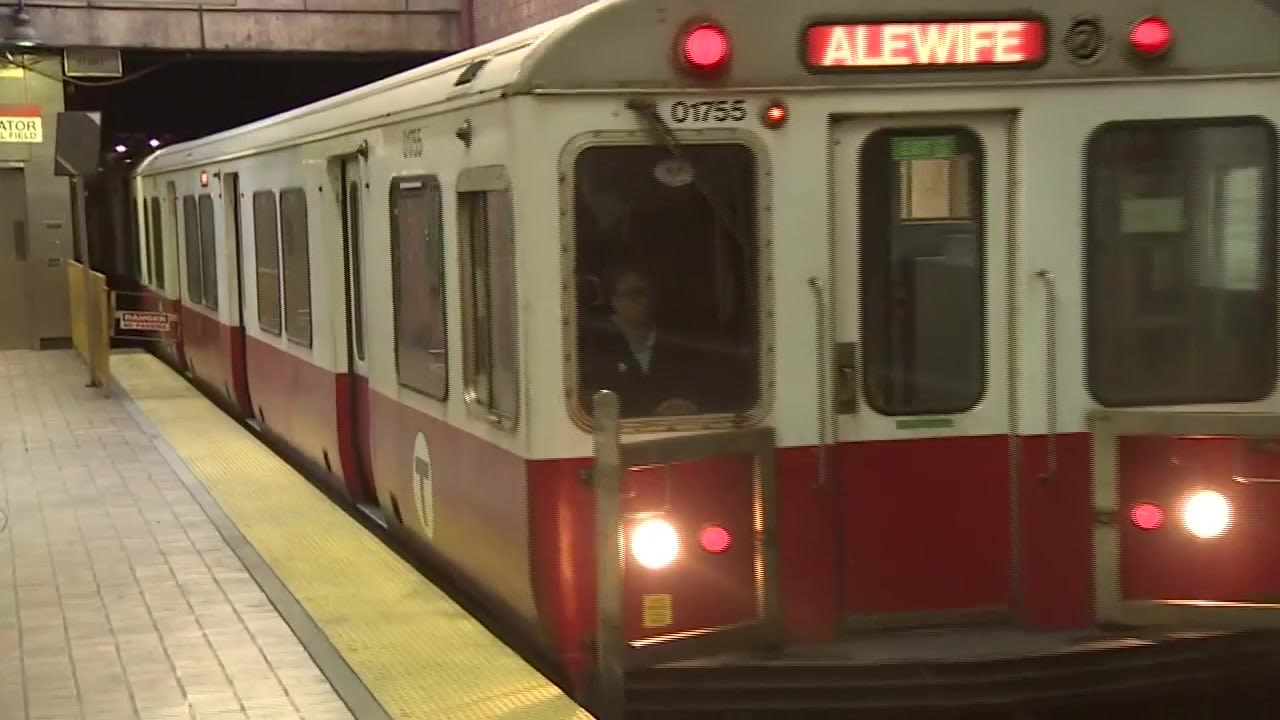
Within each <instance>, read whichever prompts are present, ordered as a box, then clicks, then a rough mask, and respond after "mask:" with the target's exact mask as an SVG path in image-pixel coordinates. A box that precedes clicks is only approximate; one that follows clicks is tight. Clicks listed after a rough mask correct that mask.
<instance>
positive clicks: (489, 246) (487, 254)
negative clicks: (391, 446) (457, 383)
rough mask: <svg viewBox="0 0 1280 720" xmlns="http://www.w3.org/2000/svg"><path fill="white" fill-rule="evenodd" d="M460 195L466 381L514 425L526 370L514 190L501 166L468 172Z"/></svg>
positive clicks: (461, 181)
mask: <svg viewBox="0 0 1280 720" xmlns="http://www.w3.org/2000/svg"><path fill="white" fill-rule="evenodd" d="M458 190H459V192H458V219H459V222H458V226H459V228H460V229H461V233H460V234H461V236H462V237H461V239H462V247H463V252H464V256H463V268H464V270H463V273H462V291H463V297H464V301H463V313H462V315H463V330H464V334H463V337H464V338H465V339H466V342H465V343H464V345H463V347H464V351H465V352H464V358H463V367H464V369H465V371H466V372H465V381H466V384H467V388H468V391H469V392H470V393H474V396H475V399H476V402H477V403H478V404H479V405H481V406H482V407H484V408H485V409H487V410H488V411H489V412H490V413H492V414H493V415H494V416H496V417H498V418H500V419H502V420H503V421H505V422H507V423H510V424H514V423H515V422H516V420H517V418H518V414H519V407H520V370H519V368H520V366H519V354H518V348H517V341H518V338H517V335H516V331H517V328H516V311H517V305H516V264H515V225H514V220H515V208H514V206H513V204H512V202H513V201H512V197H511V190H510V188H509V185H508V183H507V177H506V174H505V172H504V171H503V169H502V168H498V167H488V168H474V169H472V170H470V171H464V173H463V175H462V176H461V177H460V178H459V181H458Z"/></svg>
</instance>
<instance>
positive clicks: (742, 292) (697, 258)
mask: <svg viewBox="0 0 1280 720" xmlns="http://www.w3.org/2000/svg"><path fill="white" fill-rule="evenodd" d="M574 177H575V188H574V208H573V212H574V247H575V254H574V276H575V279H576V293H575V296H576V298H577V308H576V311H577V323H576V329H577V338H576V342H575V349H576V353H577V392H576V401H577V405H578V408H577V409H578V410H579V412H582V413H585V414H586V415H587V416H588V417H589V416H590V415H591V412H592V409H591V403H592V398H593V397H594V396H595V394H596V393H597V392H599V391H600V390H604V389H608V390H611V391H613V392H614V393H615V394H617V395H618V398H619V401H620V405H621V408H620V411H621V415H622V417H624V418H649V417H655V416H679V415H685V416H692V415H722V414H728V415H745V414H748V413H750V412H751V411H752V410H753V409H754V408H755V407H756V406H757V405H758V404H759V402H760V400H761V382H760V375H761V369H760V368H761V341H760V312H761V300H760V280H759V273H760V267H759V252H760V251H759V236H758V232H759V228H758V225H759V221H758V218H757V215H758V200H757V198H758V192H759V190H758V170H757V160H756V156H755V154H754V152H753V151H752V150H751V149H750V148H749V147H747V146H746V145H742V144H739V143H701V144H694V143H688V144H684V145H682V146H681V148H680V157H674V156H673V155H672V153H671V151H670V150H669V149H667V148H666V147H665V146H655V145H603V146H595V147H588V148H586V149H584V150H583V151H582V152H581V153H579V154H578V156H577V158H576V160H575V164H574Z"/></svg>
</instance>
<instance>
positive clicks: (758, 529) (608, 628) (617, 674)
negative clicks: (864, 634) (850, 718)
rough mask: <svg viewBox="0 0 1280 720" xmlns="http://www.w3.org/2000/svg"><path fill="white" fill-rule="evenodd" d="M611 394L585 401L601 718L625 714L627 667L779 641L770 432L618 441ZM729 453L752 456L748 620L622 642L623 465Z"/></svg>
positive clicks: (597, 704)
mask: <svg viewBox="0 0 1280 720" xmlns="http://www.w3.org/2000/svg"><path fill="white" fill-rule="evenodd" d="M619 409H620V408H619V402H618V396H617V395H616V394H614V393H613V392H611V391H608V390H602V391H600V392H598V393H596V395H595V396H594V397H593V398H592V410H593V412H592V415H593V418H594V429H593V445H594V452H593V455H594V461H595V462H594V466H593V469H592V473H591V476H592V485H593V487H594V490H595V503H596V504H595V541H596V638H595V651H596V656H595V676H596V677H595V683H596V687H595V695H596V697H595V698H594V700H595V702H594V703H593V704H594V705H595V707H594V708H593V709H594V710H595V712H596V713H597V717H599V718H600V719H601V720H616V719H617V718H621V717H623V713H624V712H625V690H626V688H625V680H626V674H627V672H628V671H629V670H634V669H638V668H645V667H653V666H655V665H659V664H662V663H667V662H674V661H677V660H682V659H690V658H695V657H706V656H711V655H715V654H718V653H724V652H732V651H741V650H748V649H759V648H767V647H776V646H778V645H779V644H780V643H781V612H780V610H781V608H780V606H779V603H778V599H779V587H778V573H777V550H776V547H777V543H776V539H775V527H776V519H775V515H776V507H777V503H776V500H775V494H776V481H775V471H774V447H775V446H774V434H773V429H772V428H768V427H762V428H746V429H734V430H724V431H712V432H696V433H687V434H679V435H671V436H666V437H659V438H656V439H648V440H629V441H623V439H622V436H621V425H620V418H619ZM730 455H750V456H751V457H752V458H753V472H752V479H751V482H752V505H753V508H754V510H753V512H754V517H753V519H752V526H753V531H754V535H755V538H754V543H753V547H754V558H753V562H754V564H755V611H756V612H755V618H754V619H753V620H752V621H750V622H744V623H739V624H735V625H732V626H727V627H716V628H705V629H701V630H698V631H695V632H687V633H680V634H678V635H675V636H670V637H659V638H654V639H652V640H645V641H637V642H634V643H633V642H629V641H628V640H627V637H626V632H625V629H624V623H623V600H624V598H623V574H624V553H623V550H624V545H625V543H624V539H623V519H624V518H623V508H622V480H623V475H624V474H625V472H626V471H627V470H628V469H629V468H633V467H640V466H649V465H660V464H673V463H680V462H688V461H693V460H702V459H708V458H716V457H723V456H730Z"/></svg>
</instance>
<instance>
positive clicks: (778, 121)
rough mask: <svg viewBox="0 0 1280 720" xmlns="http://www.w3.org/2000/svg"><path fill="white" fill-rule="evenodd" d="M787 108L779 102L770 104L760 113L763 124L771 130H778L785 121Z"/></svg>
mask: <svg viewBox="0 0 1280 720" xmlns="http://www.w3.org/2000/svg"><path fill="white" fill-rule="evenodd" d="M787 114H788V113H787V106H786V105H783V104H782V103H780V102H777V101H775V102H771V103H769V104H768V105H767V106H765V109H764V112H763V113H761V119H762V120H763V121H764V124H765V125H767V126H768V127H771V128H775V129H776V128H780V127H782V125H783V123H785V122H786V121H787Z"/></svg>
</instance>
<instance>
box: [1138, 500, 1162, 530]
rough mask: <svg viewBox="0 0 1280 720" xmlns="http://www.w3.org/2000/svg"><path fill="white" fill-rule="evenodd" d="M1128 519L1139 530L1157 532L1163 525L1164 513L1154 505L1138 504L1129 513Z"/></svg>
mask: <svg viewBox="0 0 1280 720" xmlns="http://www.w3.org/2000/svg"><path fill="white" fill-rule="evenodd" d="M1129 519H1130V520H1132V521H1133V524H1134V525H1136V526H1137V527H1138V528H1139V529H1141V530H1159V529H1160V526H1161V525H1163V524H1164V511H1163V510H1161V509H1160V506H1159V505H1156V504H1154V503H1138V504H1137V505H1134V506H1133V510H1132V511H1131V512H1130V513H1129Z"/></svg>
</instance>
